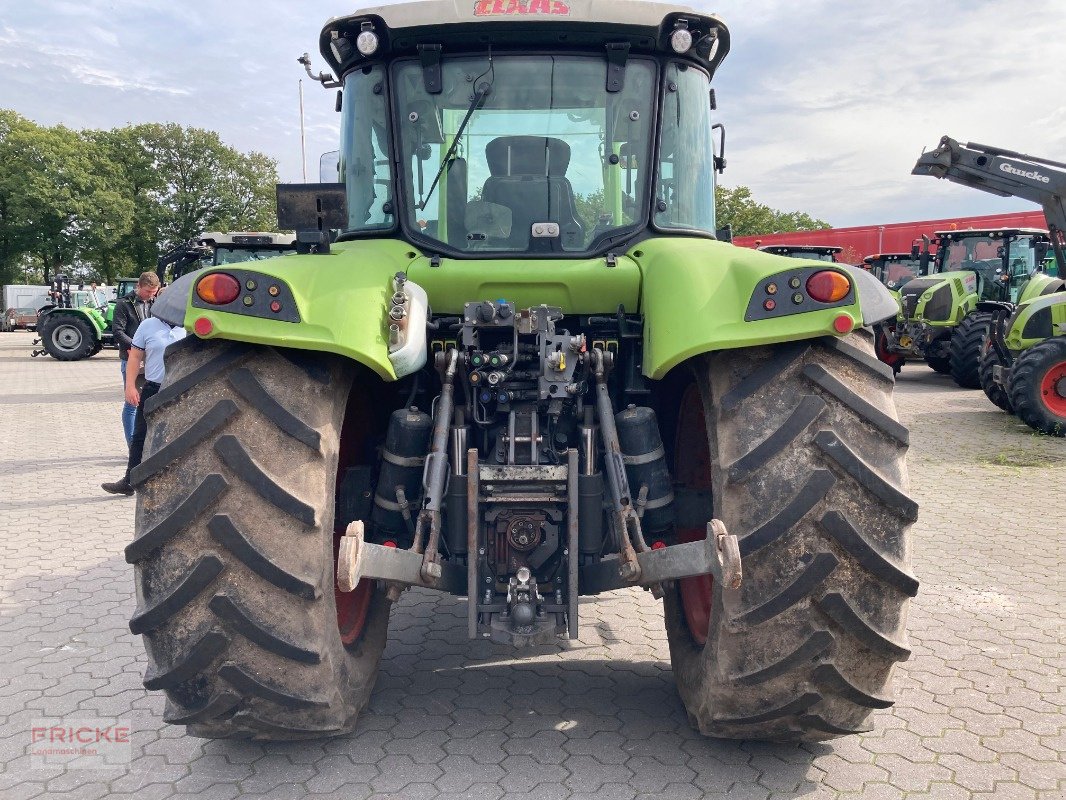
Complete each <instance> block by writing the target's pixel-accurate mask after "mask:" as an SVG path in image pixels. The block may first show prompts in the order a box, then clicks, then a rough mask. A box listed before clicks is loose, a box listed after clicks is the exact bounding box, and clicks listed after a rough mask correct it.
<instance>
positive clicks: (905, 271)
mask: <svg viewBox="0 0 1066 800" xmlns="http://www.w3.org/2000/svg"><path fill="white" fill-rule="evenodd" d="M862 262H863V265H864V266H865V268H866V269H868V270H869V271H870V273H871V274H872V275H873V276H874V277H875V278H877V280H879V281H881V283H883V284H884V285H885V286H886V287H888V289H889V290H890V291H894V292H898V291H899V289H900V287H901V286H903V285H904V284H905V283H906V282H907V281H909V280H911V278H917V277H918V274H919V269H920V267H921V259H920V258H918V257H915V256H914V254H912V253H876V254H874V255H872V256H866V258H864V259H863V260H862Z"/></svg>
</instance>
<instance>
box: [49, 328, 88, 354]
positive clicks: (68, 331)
mask: <svg viewBox="0 0 1066 800" xmlns="http://www.w3.org/2000/svg"><path fill="white" fill-rule="evenodd" d="M52 342H54V343H55V345H56V346H57V347H59V348H60V349H62V350H73V349H74V348H75V347H77V346H78V345H79V344H80V343H81V334H80V333H78V331H77V329H75V328H74V327H73V326H71V325H61V326H60V327H58V328H56V330H55V333H53V334H52Z"/></svg>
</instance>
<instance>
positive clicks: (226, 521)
mask: <svg viewBox="0 0 1066 800" xmlns="http://www.w3.org/2000/svg"><path fill="white" fill-rule="evenodd" d="M728 50H729V32H728V29H727V28H726V26H725V24H724V23H723V22H722V21H721V20H720V19H718V18H717V17H715V16H713V15H709V14H705V13H702V12H697V11H693V10H690V9H685V8H679V7H676V6H666V5H657V4H654V3H644V2H639V3H638V2H628V0H612V1H611V2H606V0H594V2H589V3H582V4H580V5H577V4H575V5H572V6H571V5H569V4H567V3H566V2H563V1H562V0H529V2H528V3H521V4H520V3H515V2H504V0H478V2H476V3H470V4H467V5H462V4H455V3H452V2H444V1H443V0H430V2H419V3H410V4H397V5H390V6H386V7H381V8H375V9H371V10H368V11H362V12H355V13H351V14H346V15H344V16H340V17H336V18H334V19H331V20H330V21H329V22H328V23H327V24H326V26H325V28H324V29H323V31H322V35H321V52H322V55H323V56H324V57H325V59H326V60H327V62H328V64H329V67H330V70H331V72H332V73H333V74H334V75H336V76H338V77H337V78H334V77H333V76H332V75H330V74H328V73H321V74H320V75H319V76H318V78H319V79H320V80H321V81H322V82H323V83H324V84H325V85H326V86H329V87H334V88H336V87H340V88H341V91H342V95H341V99H340V101H339V102H338V108H340V109H341V113H342V115H343V116H342V119H341V126H340V127H341V144H340V169H339V174H340V176H341V177H342V178H343V184H311V185H308V184H302V185H296V186H287V187H286V186H282V187H279V188H278V208H279V217H280V219H279V222H280V225H281V227H283V228H292V229H295V230H296V231H297V244H298V247H299V249H300V250H301V252H300V253H299V254H297V255H293V256H289V257H287V258H278V259H271V260H268V261H262V262H254V263H248V262H246V263H243V264H240V265H226V266H219V267H210V268H207V269H201V270H199V271H196V272H193V273H190V274H188V275H185V276H183V277H182V278H180V279H178V280H177V281H176V282H175V283H174V284H173V285H172V286H171V287H170V288H169V289H168V290H167V292H166V293H164V295H163V297H162V298H161V300H159V301H158V302H157V303H156V306H155V309H154V314H155V315H156V316H157V317H160V318H162V319H164V320H166V321H168V322H170V323H171V324H175V325H182V326H184V327H185V328H186V329H188V330H189V331H190V332H191V335H189V336H188V337H186V338H185V339H184V340H182V341H181V342H179V343H177V344H175V345H173V346H172V347H171V348H170V350H169V351H168V352H167V361H166V363H167V371H166V380H165V381H164V383H163V385H162V388H161V389H160V391H159V393H158V394H157V395H155V396H154V397H153V398H151V399H150V400H149V402H148V403H146V408H145V412H146V414H147V419H148V427H149V432H148V439H147V441H148V445H147V448H146V451H145V458H144V461H143V463H141V465H140V466H139V467H137V468H136V469H135V470H133V473H132V481H133V483H134V484H135V485H136V486H137V488H138V496H137V512H136V536H135V538H134V540H133V541H132V543H131V544H130V545H129V546H128V547H127V549H126V559H127V561H128V562H129V563H131V564H133V565H134V567H135V570H134V571H135V576H136V582H137V600H138V606H137V609H136V612H135V614H134V616H133V618H132V620H131V623H130V628H131V630H132V632H133V633H135V634H141V635H143V637H144V643H145V647H146V650H147V653H148V662H149V668H148V672H147V674H146V675H145V686H146V687H147V688H149V689H152V690H161V691H163V692H165V694H166V710H165V716H164V718H165V719H166V720H167V721H168V722H170V723H173V724H179V725H185V726H187V727H188V731H189V732H190V733H192V734H194V735H199V736H206V737H252V738H260V739H286V738H288V739H291V738H306V737H318V736H330V735H337V734H341V733H344V732H346V731H349V730H351V729H352V727H353V726H354V724H355V721H356V718H357V716H358V714H359V712H360V711H361V710H362V708H363V707H364V706H365V705H366V703H367V700H368V698H369V696H370V694H371V691H372V688H373V685H374V680H375V675H376V673H377V669H378V664H379V661H380V659H381V654H382V649H383V648H384V646H385V640H386V632H387V627H388V622H389V613H390V609H391V608H392V605H393V604H394V603H395V601H396V600H397V599H398V598H399V597H400V595H401V593H402V592H403V591H404V590H405V589H407V588H408V587H412V586H417V587H424V588H427V589H432V590H436V591H441V592H445V593H449V594H452V595H456V596H459V597H463V598H465V606H464V612H463V617H464V618H465V623H464V628H465V630H466V633H467V635H468V636H469V637H470V638H472V639H474V638H481V637H486V638H489V639H491V640H493V641H496V642H501V643H505V644H507V645H509V646H513V647H516V648H524V647H528V646H532V645H537V644H539V643H544V642H550V641H554V640H556V638H557V637H559V636H563V637H569V638H571V639H576V638H577V637H578V636H579V635H580V625H581V619H580V618H579V617H580V616H581V615H582V614H583V613H584V612H585V611H586V610H587V609H588V608H589V606H588V605H587V604H586V603H580V604H579V602H578V600H579V597H581V596H593V595H598V594H600V593H603V592H607V591H612V590H617V589H627V588H628V589H630V590H632V589H633V588H636V587H640V588H642V589H645V590H647V591H650V592H651V593H652V594H653V595H654V596H655V597H661V598H662V600H663V606H664V614H665V622H666V631H667V634H668V637H669V642H670V657H671V661H672V665H673V671H674V675H675V678H676V681H677V687H678V691H679V693H680V696H681V699H682V700H683V702H684V704H685V706H686V708H687V709H688V712H689V714H690V717H691V719H692V720H693V721H694V723H695V724H696V725H697V726H698V727H699V729H700V730H701V731H703V732H704V733H706V734H708V735H711V736H717V737H729V738H739V739H797V738H798V739H807V740H820V739H827V738H832V737H836V736H841V735H844V734H848V733H852V732H855V731H860V730H864V729H866V719H867V717H868V716H869V714H870V713H871V711H872V710H873V709H876V708H885V707H887V706H889V705H891V704H892V702H893V701H892V699H891V696H890V695H889V693H888V691H887V689H886V687H887V685H888V683H889V679H890V675H891V673H892V671H893V667H894V665H895V664H896V662H898V661H901V660H904V659H906V658H907V657H908V655H909V653H910V650H909V649H908V645H907V635H906V620H907V608H908V603H909V600H910V598H911V597H912V596H914V595H915V593H916V592H917V587H918V582H917V580H916V579H915V578H914V577H913V576H912V575H911V573H910V571H909V566H908V564H909V558H910V545H909V538H908V529H909V527H910V525H911V523H913V522H914V521H915V519H916V517H917V513H918V509H917V505H916V503H915V502H914V501H913V500H912V499H910V498H909V497H908V496H907V494H906V493H905V492H906V487H907V477H906V465H905V454H906V450H907V445H908V432H907V429H906V428H905V427H904V426H903V425H901V424H900V423H899V421H898V420H897V417H896V410H895V405H894V402H893V396H892V391H893V386H894V380H893V375H892V371H891V370H890V369H889V368H888V367H886V366H885V365H884V364H882V363H881V362H880V361H878V360H877V358H876V357H875V355H874V349H873V341H872V336H871V334H870V332H869V330H868V326H870V325H872V324H874V323H876V322H879V321H880V320H882V319H886V318H889V317H891V316H892V315H894V314H895V312H896V309H897V305H896V302H895V300H893V298H892V296H891V295H890V294H889V293H888V291H887V290H886V289H885V288H884V287H883V286H881V285H880V284H879V283H878V282H877V281H876V280H875V279H874V278H873V277H872V276H870V275H869V274H868V273H866V272H865V270H862V269H857V268H853V267H849V266H845V265H838V264H833V263H827V262H824V261H817V260H803V259H786V258H780V257H778V256H775V255H771V254H768V253H760V252H755V251H753V250H749V249H742V248H737V247H734V246H732V245H730V244H727V243H725V242H723V241H720V240H717V239H716V238H715V208H714V191H713V188H714V182H715V177H716V171H718V170H719V169H720V168H721V167H722V166H723V165H724V160H723V153H722V151H721V149H720V148H719V147H717V146H716V138H715V137H714V136H713V131H714V130H715V129H716V128H717V127H718V126H719V123H717V122H716V121H715V118H714V115H713V112H714V110H715V103H714V91H713V89H712V88H711V79H712V76H713V75H714V73H715V71H716V69H717V68H718V66H719V65H720V63H721V62H722V60H723V58H725V56H726V53H727V52H728ZM331 231H332V232H331ZM629 596H633V595H629ZM426 608H428V607H426ZM415 613H418V612H415ZM423 624H424V625H426V626H428V628H429V629H438V628H439V629H440V630H441V632H442V635H446V636H448V635H453V629H454V626H455V624H456V620H455V619H454V618H453V617H451V616H448V617H447V618H446V619H445V618H440V619H434V618H426V619H425V621H424V623H423ZM432 646H433V644H432V637H430V638H428V639H427V641H426V647H427V648H431V647H432ZM528 702H529V704H530V707H531V708H536V706H537V696H536V695H535V694H534V695H531V696H530V697H529V698H528Z"/></svg>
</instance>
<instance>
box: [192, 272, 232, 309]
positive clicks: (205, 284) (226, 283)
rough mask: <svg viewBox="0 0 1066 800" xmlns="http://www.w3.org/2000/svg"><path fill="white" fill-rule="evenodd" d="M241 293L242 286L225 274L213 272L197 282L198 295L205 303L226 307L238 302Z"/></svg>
mask: <svg viewBox="0 0 1066 800" xmlns="http://www.w3.org/2000/svg"><path fill="white" fill-rule="evenodd" d="M240 293H241V284H240V282H239V281H238V280H237V279H236V278H234V277H233V276H232V275H227V274H226V273H225V272H212V273H211V274H210V275H204V277H202V278H200V280H199V281H197V282H196V294H197V296H198V297H199V298H200V299H201V300H203V301H204V302H205V303H210V304H211V305H213V306H224V305H227V304H229V303H232V302H233V301H234V300H236V299H237V298H238V297H239V296H240Z"/></svg>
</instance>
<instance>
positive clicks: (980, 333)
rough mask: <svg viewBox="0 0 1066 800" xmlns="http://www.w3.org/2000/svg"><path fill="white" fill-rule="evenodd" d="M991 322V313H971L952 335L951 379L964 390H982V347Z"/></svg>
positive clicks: (950, 347)
mask: <svg viewBox="0 0 1066 800" xmlns="http://www.w3.org/2000/svg"><path fill="white" fill-rule="evenodd" d="M991 321H992V314H990V313H989V312H987V311H971V312H970V313H969V314H967V315H966V316H965V317H963V320H962V322H960V323H959V325H958V327H957V328H955V332H954V333H953V334H951V343H950V344H949V345H948V360H949V362H950V364H951V377H952V378H953V379H954V380H955V383H957V384H958V385H959V386H961V387H962V388H963V389H980V388H981V373H980V366H981V353H982V346H983V345H984V341H985V336H987V335H988V323H989V322H991Z"/></svg>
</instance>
